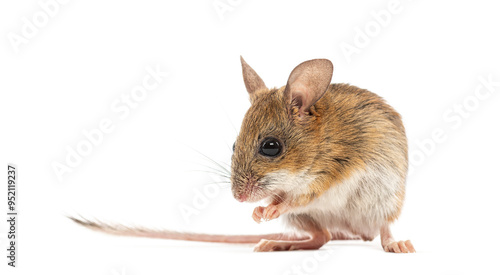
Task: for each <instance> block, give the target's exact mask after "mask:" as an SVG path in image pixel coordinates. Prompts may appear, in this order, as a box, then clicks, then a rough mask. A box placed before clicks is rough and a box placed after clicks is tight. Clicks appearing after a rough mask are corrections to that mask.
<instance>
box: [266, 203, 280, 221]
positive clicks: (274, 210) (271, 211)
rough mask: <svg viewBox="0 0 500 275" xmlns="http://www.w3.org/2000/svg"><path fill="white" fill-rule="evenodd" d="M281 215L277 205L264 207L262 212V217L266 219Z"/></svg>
mask: <svg viewBox="0 0 500 275" xmlns="http://www.w3.org/2000/svg"><path fill="white" fill-rule="evenodd" d="M280 215H281V213H280V208H279V206H278V205H273V204H271V205H269V206H267V207H266V208H265V209H264V213H262V218H263V219H264V220H266V221H270V220H274V219H276V218H278V217H279V216H280Z"/></svg>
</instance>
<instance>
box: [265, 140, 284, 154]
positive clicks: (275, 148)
mask: <svg viewBox="0 0 500 275" xmlns="http://www.w3.org/2000/svg"><path fill="white" fill-rule="evenodd" d="M282 149H283V146H282V145H281V143H280V142H279V141H278V140H277V139H275V138H266V139H264V141H263V142H262V143H261V144H260V150H259V153H260V154H261V155H264V156H267V157H275V156H277V155H279V154H280V153H281V151H282Z"/></svg>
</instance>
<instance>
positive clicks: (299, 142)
mask: <svg viewBox="0 0 500 275" xmlns="http://www.w3.org/2000/svg"><path fill="white" fill-rule="evenodd" d="M240 61H241V66H242V74H243V80H244V84H245V88H246V91H247V93H248V96H249V99H250V103H251V105H250V107H249V109H248V110H247V112H246V114H245V116H244V118H243V121H242V124H241V129H240V132H239V134H238V136H237V138H236V141H235V143H234V145H233V154H232V157H231V169H230V170H231V175H230V181H231V192H232V195H233V196H234V198H235V199H236V200H238V201H239V202H261V201H262V202H263V205H266V206H258V207H256V208H255V209H254V211H253V213H252V215H251V217H252V219H253V220H254V221H255V222H257V223H261V222H264V221H270V220H274V219H281V220H282V221H283V222H284V223H285V224H286V225H287V227H288V228H290V229H291V232H288V233H275V234H264V235H210V234H202V233H187V232H176V231H169V230H148V229H143V228H131V227H126V226H123V225H110V224H106V223H102V222H96V221H91V220H87V219H84V218H75V217H69V218H70V219H72V220H73V221H75V222H76V223H78V224H80V225H83V226H85V227H87V228H90V229H94V230H98V231H102V232H106V233H110V234H115V235H122V236H138V237H150V238H164V239H173V240H186V241H203V242H224V243H255V244H256V245H255V247H254V251H256V252H271V251H292V250H316V249H320V248H321V247H322V246H323V245H325V244H326V243H328V242H330V241H332V240H364V241H372V240H373V239H375V238H376V237H377V236H380V240H381V245H382V248H383V250H384V251H386V252H392V253H414V252H416V251H415V248H414V246H413V244H412V243H411V241H409V240H406V241H396V240H395V239H394V237H393V235H392V233H391V230H390V226H391V224H393V223H394V222H395V221H396V219H397V218H398V217H399V216H400V214H401V210H402V207H403V203H404V199H405V187H406V177H407V174H408V142H407V137H406V133H405V128H404V125H403V122H402V118H401V115H400V114H399V113H398V112H396V110H394V108H393V107H391V106H390V105H389V104H388V103H387V102H386V101H385V100H384V99H383V98H382V97H380V96H378V95H376V94H375V93H372V92H370V91H368V90H366V89H362V88H358V87H356V86H354V85H350V84H345V83H331V80H332V76H333V64H332V62H331V61H330V60H328V59H312V60H308V61H305V62H302V63H300V64H299V65H297V66H296V67H295V68H294V69H293V70H292V71H291V73H290V75H289V77H288V80H287V83H286V85H284V86H282V87H279V88H277V87H274V88H268V87H267V86H266V84H265V83H264V81H263V80H262V79H261V77H260V76H259V75H258V74H257V73H256V72H255V70H254V69H253V68H252V67H250V66H249V65H248V64H247V62H246V61H245V60H244V59H243V57H241V56H240Z"/></svg>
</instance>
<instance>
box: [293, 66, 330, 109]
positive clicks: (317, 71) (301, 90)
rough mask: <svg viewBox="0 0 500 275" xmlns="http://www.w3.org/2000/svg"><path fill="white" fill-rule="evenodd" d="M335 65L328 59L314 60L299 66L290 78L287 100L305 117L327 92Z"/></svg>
mask: <svg viewBox="0 0 500 275" xmlns="http://www.w3.org/2000/svg"><path fill="white" fill-rule="evenodd" d="M332 74H333V64H332V62H331V61H330V60H328V59H313V60H309V61H305V62H302V63H301V64H299V65H298V66H297V67H295V69H293V71H292V72H291V73H290V76H289V77H288V82H287V84H286V88H285V91H284V95H285V99H286V100H288V101H289V103H290V104H291V105H292V106H297V107H298V108H299V116H304V115H305V114H306V113H307V112H309V109H310V108H311V106H313V105H314V103H316V102H317V101H318V100H319V99H320V98H321V97H322V96H323V95H324V94H325V92H326V90H327V89H328V86H329V85H330V81H331V80H332Z"/></svg>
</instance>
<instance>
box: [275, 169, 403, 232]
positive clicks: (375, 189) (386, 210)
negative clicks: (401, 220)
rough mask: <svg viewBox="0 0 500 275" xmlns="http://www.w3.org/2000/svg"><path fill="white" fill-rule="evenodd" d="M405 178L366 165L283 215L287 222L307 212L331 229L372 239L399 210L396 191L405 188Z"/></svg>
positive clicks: (388, 170)
mask: <svg viewBox="0 0 500 275" xmlns="http://www.w3.org/2000/svg"><path fill="white" fill-rule="evenodd" d="M404 181H405V179H404V177H402V176H400V175H398V174H397V173H396V172H395V171H392V169H387V168H383V167H377V166H374V165H372V166H367V167H365V168H364V169H363V170H359V171H356V172H354V173H353V174H352V175H351V176H350V177H349V178H348V179H346V180H343V181H342V182H341V183H339V184H336V185H334V186H332V187H331V188H330V189H329V190H327V191H326V192H325V193H323V194H322V195H321V196H319V197H318V198H317V199H315V200H314V201H312V202H311V203H309V204H308V205H306V206H303V207H299V208H295V209H293V210H291V211H290V212H289V213H288V214H287V215H285V216H284V218H285V221H286V222H287V223H289V224H290V222H291V221H292V219H291V218H290V215H294V214H307V215H309V216H310V217H312V218H313V219H314V220H315V221H316V222H318V223H319V224H320V225H321V226H322V227H324V228H327V229H328V230H330V231H332V232H334V231H348V232H351V233H354V234H357V235H361V236H363V237H364V238H366V239H373V238H375V237H376V236H377V235H378V234H379V231H380V228H381V227H382V226H383V225H384V224H386V223H387V219H388V217H390V216H392V215H394V213H396V212H397V211H398V202H399V198H398V196H397V195H396V194H397V192H398V191H400V189H401V188H404ZM306 186H307V184H306ZM290 225H291V226H293V224H290Z"/></svg>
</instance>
